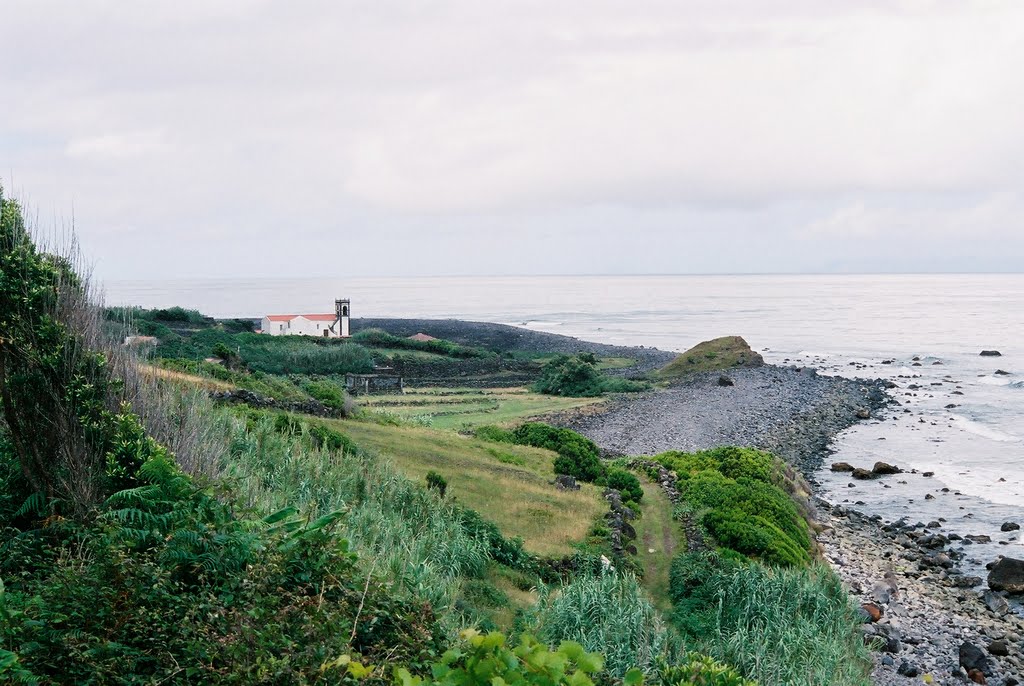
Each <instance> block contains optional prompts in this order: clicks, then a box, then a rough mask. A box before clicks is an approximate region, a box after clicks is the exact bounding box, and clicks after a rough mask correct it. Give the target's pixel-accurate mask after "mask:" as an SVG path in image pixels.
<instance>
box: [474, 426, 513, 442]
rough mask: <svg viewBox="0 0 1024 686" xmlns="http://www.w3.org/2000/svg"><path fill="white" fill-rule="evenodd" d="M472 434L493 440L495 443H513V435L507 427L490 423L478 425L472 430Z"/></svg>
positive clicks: (486, 439)
mask: <svg viewBox="0 0 1024 686" xmlns="http://www.w3.org/2000/svg"><path fill="white" fill-rule="evenodd" d="M473 435H474V436H476V437H477V438H479V439H481V440H484V441H494V442H495V443H515V442H516V439H515V436H514V435H513V434H512V432H511V431H509V430H508V429H503V428H501V427H500V426H493V425H490V424H487V425H484V426H478V427H477V428H476V430H475V431H474V432H473Z"/></svg>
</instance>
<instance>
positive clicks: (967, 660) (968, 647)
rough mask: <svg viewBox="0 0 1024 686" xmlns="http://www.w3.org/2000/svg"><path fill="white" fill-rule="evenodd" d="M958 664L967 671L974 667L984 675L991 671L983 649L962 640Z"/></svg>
mask: <svg viewBox="0 0 1024 686" xmlns="http://www.w3.org/2000/svg"><path fill="white" fill-rule="evenodd" d="M960 666H961V667H963V668H964V669H966V670H967V671H968V672H970V671H971V670H974V669H976V670H978V671H979V672H981V673H983V674H985V675H989V674H991V673H992V663H991V662H990V661H989V659H988V656H987V655H985V651H984V650H982V649H981V648H979V647H978V646H976V645H974V644H973V643H967V642H964V643H962V644H961V645H960Z"/></svg>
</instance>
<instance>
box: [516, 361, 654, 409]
mask: <svg viewBox="0 0 1024 686" xmlns="http://www.w3.org/2000/svg"><path fill="white" fill-rule="evenodd" d="M647 388H648V385H647V384H645V383H643V382H640V381H631V380H629V379H622V378H612V377H607V376H605V375H604V374H603V373H602V372H601V371H600V370H598V360H597V357H596V356H595V355H594V354H593V353H580V354H578V355H573V356H569V355H556V356H554V357H553V358H551V359H550V360H548V361H547V362H545V363H544V366H543V367H542V368H541V375H540V378H539V379H538V380H537V382H536V383H535V384H534V385H533V390H535V391H537V392H538V393H546V394H548V395H563V396H570V397H576V398H592V397H596V396H600V395H603V394H604V393H633V392H637V391H642V390H646V389H647Z"/></svg>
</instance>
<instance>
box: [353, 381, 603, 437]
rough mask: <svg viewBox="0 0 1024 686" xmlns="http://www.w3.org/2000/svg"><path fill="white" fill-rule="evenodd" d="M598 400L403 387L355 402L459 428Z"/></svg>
mask: <svg viewBox="0 0 1024 686" xmlns="http://www.w3.org/2000/svg"><path fill="white" fill-rule="evenodd" d="M599 402H601V398H563V397H558V396H552V395H543V394H541V393H534V392H532V391H529V390H527V389H525V388H486V389H479V388H436V389H407V390H406V392H405V393H395V394H387V395H367V396H361V397H360V398H359V404H360V405H361V406H362V407H363V408H365V409H366V410H367V411H369V412H392V413H394V414H395V415H397V416H398V417H400V418H402V419H416V420H418V421H422V422H424V423H428V424H429V425H430V426H432V427H434V428H437V429H459V430H462V429H473V428H475V427H477V426H481V425H483V424H497V425H499V426H509V425H511V424H517V423H519V422H522V421H525V420H527V419H530V418H533V417H539V416H542V415H545V414H552V413H555V412H564V411H566V410H573V409H577V408H580V407H586V406H588V405H594V404H595V403H599Z"/></svg>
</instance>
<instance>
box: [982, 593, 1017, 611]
mask: <svg viewBox="0 0 1024 686" xmlns="http://www.w3.org/2000/svg"><path fill="white" fill-rule="evenodd" d="M981 600H982V602H984V603H985V607H987V608H988V609H989V612H991V613H993V614H995V615H998V616H1000V617H1001V616H1003V615H1005V614H1006V613H1007V612H1009V611H1010V604H1009V603H1008V602H1006V598H1004V597H1003V596H1001V595H999V594H998V593H996V592H995V591H985V592H984V593H982V594H981Z"/></svg>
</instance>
